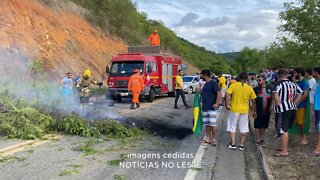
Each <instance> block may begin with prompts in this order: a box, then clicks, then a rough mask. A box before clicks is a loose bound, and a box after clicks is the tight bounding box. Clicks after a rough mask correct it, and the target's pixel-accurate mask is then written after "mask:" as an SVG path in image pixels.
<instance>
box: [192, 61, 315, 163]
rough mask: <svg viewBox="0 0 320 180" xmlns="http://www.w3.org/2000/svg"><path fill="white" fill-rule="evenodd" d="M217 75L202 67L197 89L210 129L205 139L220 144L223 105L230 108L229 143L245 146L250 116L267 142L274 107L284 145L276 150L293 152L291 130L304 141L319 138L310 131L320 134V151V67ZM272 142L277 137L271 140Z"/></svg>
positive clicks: (259, 137)
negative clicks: (238, 140) (237, 132)
mask: <svg viewBox="0 0 320 180" xmlns="http://www.w3.org/2000/svg"><path fill="white" fill-rule="evenodd" d="M217 75H218V77H219V78H216V76H215V75H214V76H211V73H210V71H209V70H203V71H202V72H201V73H200V77H201V79H202V80H201V81H200V82H199V88H198V89H197V91H198V92H199V93H200V94H201V101H202V117H203V118H202V121H203V125H204V126H205V131H206V135H205V137H204V139H203V141H202V142H205V143H211V144H212V145H213V146H215V145H216V140H217V138H216V132H217V119H218V116H219V110H218V109H219V105H220V106H223V107H224V108H225V109H226V111H227V113H228V120H227V131H228V132H229V135H230V143H229V144H228V145H227V148H229V149H233V150H236V149H239V150H244V148H245V138H246V133H248V132H249V117H250V116H251V117H252V118H254V128H255V140H256V143H257V145H259V146H265V145H266V142H265V141H264V139H265V132H266V129H267V128H268V127H269V123H270V117H271V114H272V112H273V113H274V115H275V128H276V132H277V136H278V137H279V139H280V144H279V145H280V146H279V148H277V149H276V150H275V153H274V156H276V157H281V156H287V155H288V140H289V134H290V135H295V134H297V135H298V136H297V137H299V140H298V143H299V144H301V145H305V144H308V143H309V141H313V140H312V139H310V137H308V135H309V134H310V132H311V133H316V134H317V143H316V146H315V149H314V151H313V152H312V154H313V155H315V156H320V123H319V121H320V67H314V68H312V69H304V68H301V67H298V68H294V67H290V68H284V67H282V66H280V67H275V68H273V69H272V70H268V69H265V70H261V71H260V72H259V73H258V74H257V75H256V74H255V73H251V72H250V73H240V74H239V75H238V76H237V77H234V78H231V79H226V78H225V77H223V76H222V75H221V73H217ZM237 127H238V128H239V130H240V143H239V145H238V147H237V146H236V129H237ZM269 143H271V142H269Z"/></svg>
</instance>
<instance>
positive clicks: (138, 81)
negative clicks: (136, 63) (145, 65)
mask: <svg viewBox="0 0 320 180" xmlns="http://www.w3.org/2000/svg"><path fill="white" fill-rule="evenodd" d="M134 72H135V74H133V75H132V76H131V77H130V79H129V83H128V90H129V91H132V94H133V99H132V104H138V103H139V94H140V92H141V91H142V90H143V88H144V84H143V79H142V77H141V75H140V70H139V69H135V70H134Z"/></svg>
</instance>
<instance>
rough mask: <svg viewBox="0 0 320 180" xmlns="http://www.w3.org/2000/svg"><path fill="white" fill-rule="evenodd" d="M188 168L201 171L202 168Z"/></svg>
mask: <svg viewBox="0 0 320 180" xmlns="http://www.w3.org/2000/svg"><path fill="white" fill-rule="evenodd" d="M190 169H192V170H194V171H203V168H197V167H192V168H190Z"/></svg>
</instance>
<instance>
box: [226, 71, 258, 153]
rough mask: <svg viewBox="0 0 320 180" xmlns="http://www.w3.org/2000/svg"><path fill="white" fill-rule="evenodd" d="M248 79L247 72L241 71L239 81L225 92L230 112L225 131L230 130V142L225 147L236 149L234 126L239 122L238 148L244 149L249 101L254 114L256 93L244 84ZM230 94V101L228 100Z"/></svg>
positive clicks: (247, 127) (247, 128)
mask: <svg viewBox="0 0 320 180" xmlns="http://www.w3.org/2000/svg"><path fill="white" fill-rule="evenodd" d="M247 80H248V75H247V73H241V74H240V75H239V82H236V83H233V84H231V85H230V87H229V89H228V90H227V94H226V102H227V107H228V109H229V107H230V110H231V111H230V114H229V117H228V123H227V131H229V132H230V140H231V142H230V143H229V144H228V146H227V148H229V149H233V150H236V149H237V147H236V145H235V142H236V137H235V136H236V128H237V124H238V122H239V129H240V133H241V135H240V144H239V147H238V149H239V150H241V151H243V150H244V142H245V139H246V133H247V132H249V125H248V123H249V101H250V100H251V102H252V107H253V108H252V109H253V110H252V114H253V116H254V117H255V116H256V112H255V109H256V103H255V98H256V94H255V92H254V91H253V89H252V87H251V86H249V85H248V84H246V81H247ZM230 96H231V102H230Z"/></svg>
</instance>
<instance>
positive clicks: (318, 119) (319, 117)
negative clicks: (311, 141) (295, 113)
mask: <svg viewBox="0 0 320 180" xmlns="http://www.w3.org/2000/svg"><path fill="white" fill-rule="evenodd" d="M314 114H315V121H314V122H315V123H314V124H315V130H316V132H318V133H320V110H314Z"/></svg>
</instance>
